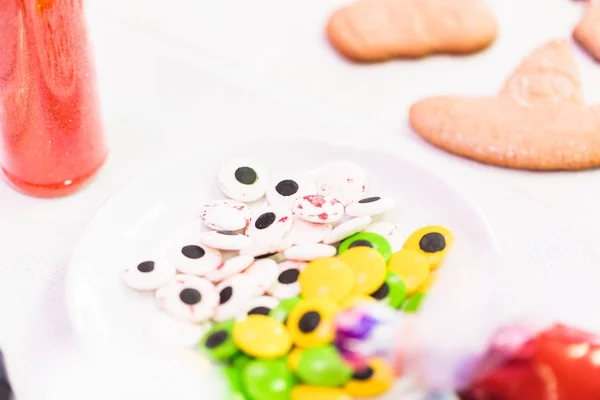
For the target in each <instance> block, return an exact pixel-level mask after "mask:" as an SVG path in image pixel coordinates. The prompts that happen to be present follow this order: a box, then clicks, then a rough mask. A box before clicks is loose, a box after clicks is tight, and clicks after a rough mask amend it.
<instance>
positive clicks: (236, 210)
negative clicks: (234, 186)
mask: <svg viewBox="0 0 600 400" xmlns="http://www.w3.org/2000/svg"><path fill="white" fill-rule="evenodd" d="M200 220H201V221H202V222H203V223H204V225H206V226H207V227H209V228H210V229H214V230H215V231H237V230H240V229H244V228H245V227H246V225H247V224H248V221H249V220H250V207H248V205H246V204H244V203H242V202H240V201H235V200H230V199H227V200H216V201H213V202H210V203H206V204H204V205H203V206H202V208H201V209H200Z"/></svg>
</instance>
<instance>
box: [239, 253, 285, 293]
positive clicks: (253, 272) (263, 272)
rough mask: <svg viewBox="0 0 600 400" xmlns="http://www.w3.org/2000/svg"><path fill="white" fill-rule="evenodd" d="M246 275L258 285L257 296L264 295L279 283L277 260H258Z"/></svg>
mask: <svg viewBox="0 0 600 400" xmlns="http://www.w3.org/2000/svg"><path fill="white" fill-rule="evenodd" d="M244 273H245V274H246V275H248V276H250V277H251V278H252V279H253V280H254V282H255V283H256V295H259V296H260V295H262V294H264V293H265V292H266V291H267V290H268V289H269V288H270V287H271V286H273V284H274V283H275V282H276V281H277V277H278V276H279V267H278V266H277V263H276V262H275V260H272V259H270V258H264V259H261V260H256V261H254V263H252V265H251V266H250V267H248V269H247V270H246V271H244Z"/></svg>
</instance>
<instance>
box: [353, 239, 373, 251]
mask: <svg viewBox="0 0 600 400" xmlns="http://www.w3.org/2000/svg"><path fill="white" fill-rule="evenodd" d="M359 246H365V247H371V248H372V247H373V243H371V242H369V241H368V240H364V239H363V240H355V241H354V242H352V243H351V244H350V245H349V246H348V248H349V249H351V248H353V247H359Z"/></svg>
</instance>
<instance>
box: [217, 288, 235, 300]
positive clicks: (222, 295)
mask: <svg viewBox="0 0 600 400" xmlns="http://www.w3.org/2000/svg"><path fill="white" fill-rule="evenodd" d="M232 295H233V289H232V288H231V286H227V287H226V288H224V289H221V291H220V292H219V304H225V303H227V302H228V301H229V299H231V296H232Z"/></svg>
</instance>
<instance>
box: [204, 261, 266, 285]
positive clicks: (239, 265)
mask: <svg viewBox="0 0 600 400" xmlns="http://www.w3.org/2000/svg"><path fill="white" fill-rule="evenodd" d="M253 262H254V258H253V257H251V256H236V257H232V258H230V259H229V260H227V261H225V262H224V263H222V264H221V265H219V266H218V267H217V268H216V269H215V270H213V271H212V272H210V273H208V274H207V275H206V279H208V280H210V281H212V282H220V281H222V280H223V279H227V278H229V277H230V276H233V275H235V274H239V273H240V272H243V271H245V270H246V269H247V268H248V267H249V266H250V265H251V264H252V263H253Z"/></svg>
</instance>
